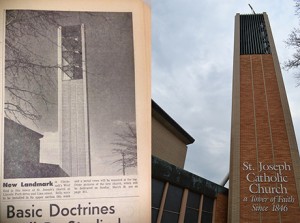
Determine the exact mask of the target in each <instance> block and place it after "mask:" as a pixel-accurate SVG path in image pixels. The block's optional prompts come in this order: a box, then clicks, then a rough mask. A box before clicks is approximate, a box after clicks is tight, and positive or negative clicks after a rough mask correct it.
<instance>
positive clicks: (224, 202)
mask: <svg viewBox="0 0 300 223" xmlns="http://www.w3.org/2000/svg"><path fill="white" fill-rule="evenodd" d="M215 202H216V206H215V208H216V209H215V211H214V213H215V217H214V219H215V221H214V223H226V222H227V208H228V195H225V194H218V196H217V198H216V200H215Z"/></svg>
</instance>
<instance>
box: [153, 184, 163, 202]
mask: <svg viewBox="0 0 300 223" xmlns="http://www.w3.org/2000/svg"><path fill="white" fill-rule="evenodd" d="M163 191H164V183H163V182H162V181H159V180H156V179H153V178H152V207H155V208H159V207H160V202H161V197H162V194H163Z"/></svg>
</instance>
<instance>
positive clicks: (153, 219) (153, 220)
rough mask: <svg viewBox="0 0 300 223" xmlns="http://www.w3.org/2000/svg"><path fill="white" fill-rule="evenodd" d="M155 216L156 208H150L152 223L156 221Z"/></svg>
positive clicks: (156, 213) (156, 214)
mask: <svg viewBox="0 0 300 223" xmlns="http://www.w3.org/2000/svg"><path fill="white" fill-rule="evenodd" d="M157 216H158V209H154V208H152V216H151V219H152V221H151V222H152V223H156V221H157Z"/></svg>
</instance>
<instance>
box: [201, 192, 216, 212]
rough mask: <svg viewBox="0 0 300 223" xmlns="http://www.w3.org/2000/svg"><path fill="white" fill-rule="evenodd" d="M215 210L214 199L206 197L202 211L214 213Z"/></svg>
mask: <svg viewBox="0 0 300 223" xmlns="http://www.w3.org/2000/svg"><path fill="white" fill-rule="evenodd" d="M213 208H214V199H213V198H210V197H207V196H204V198H203V208H202V210H203V211H207V212H213Z"/></svg>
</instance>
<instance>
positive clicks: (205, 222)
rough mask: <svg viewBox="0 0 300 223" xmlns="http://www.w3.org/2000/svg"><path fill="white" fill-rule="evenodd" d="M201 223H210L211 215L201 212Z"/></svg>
mask: <svg viewBox="0 0 300 223" xmlns="http://www.w3.org/2000/svg"><path fill="white" fill-rule="evenodd" d="M201 223H212V213H208V212H204V211H203V212H202V218H201Z"/></svg>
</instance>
